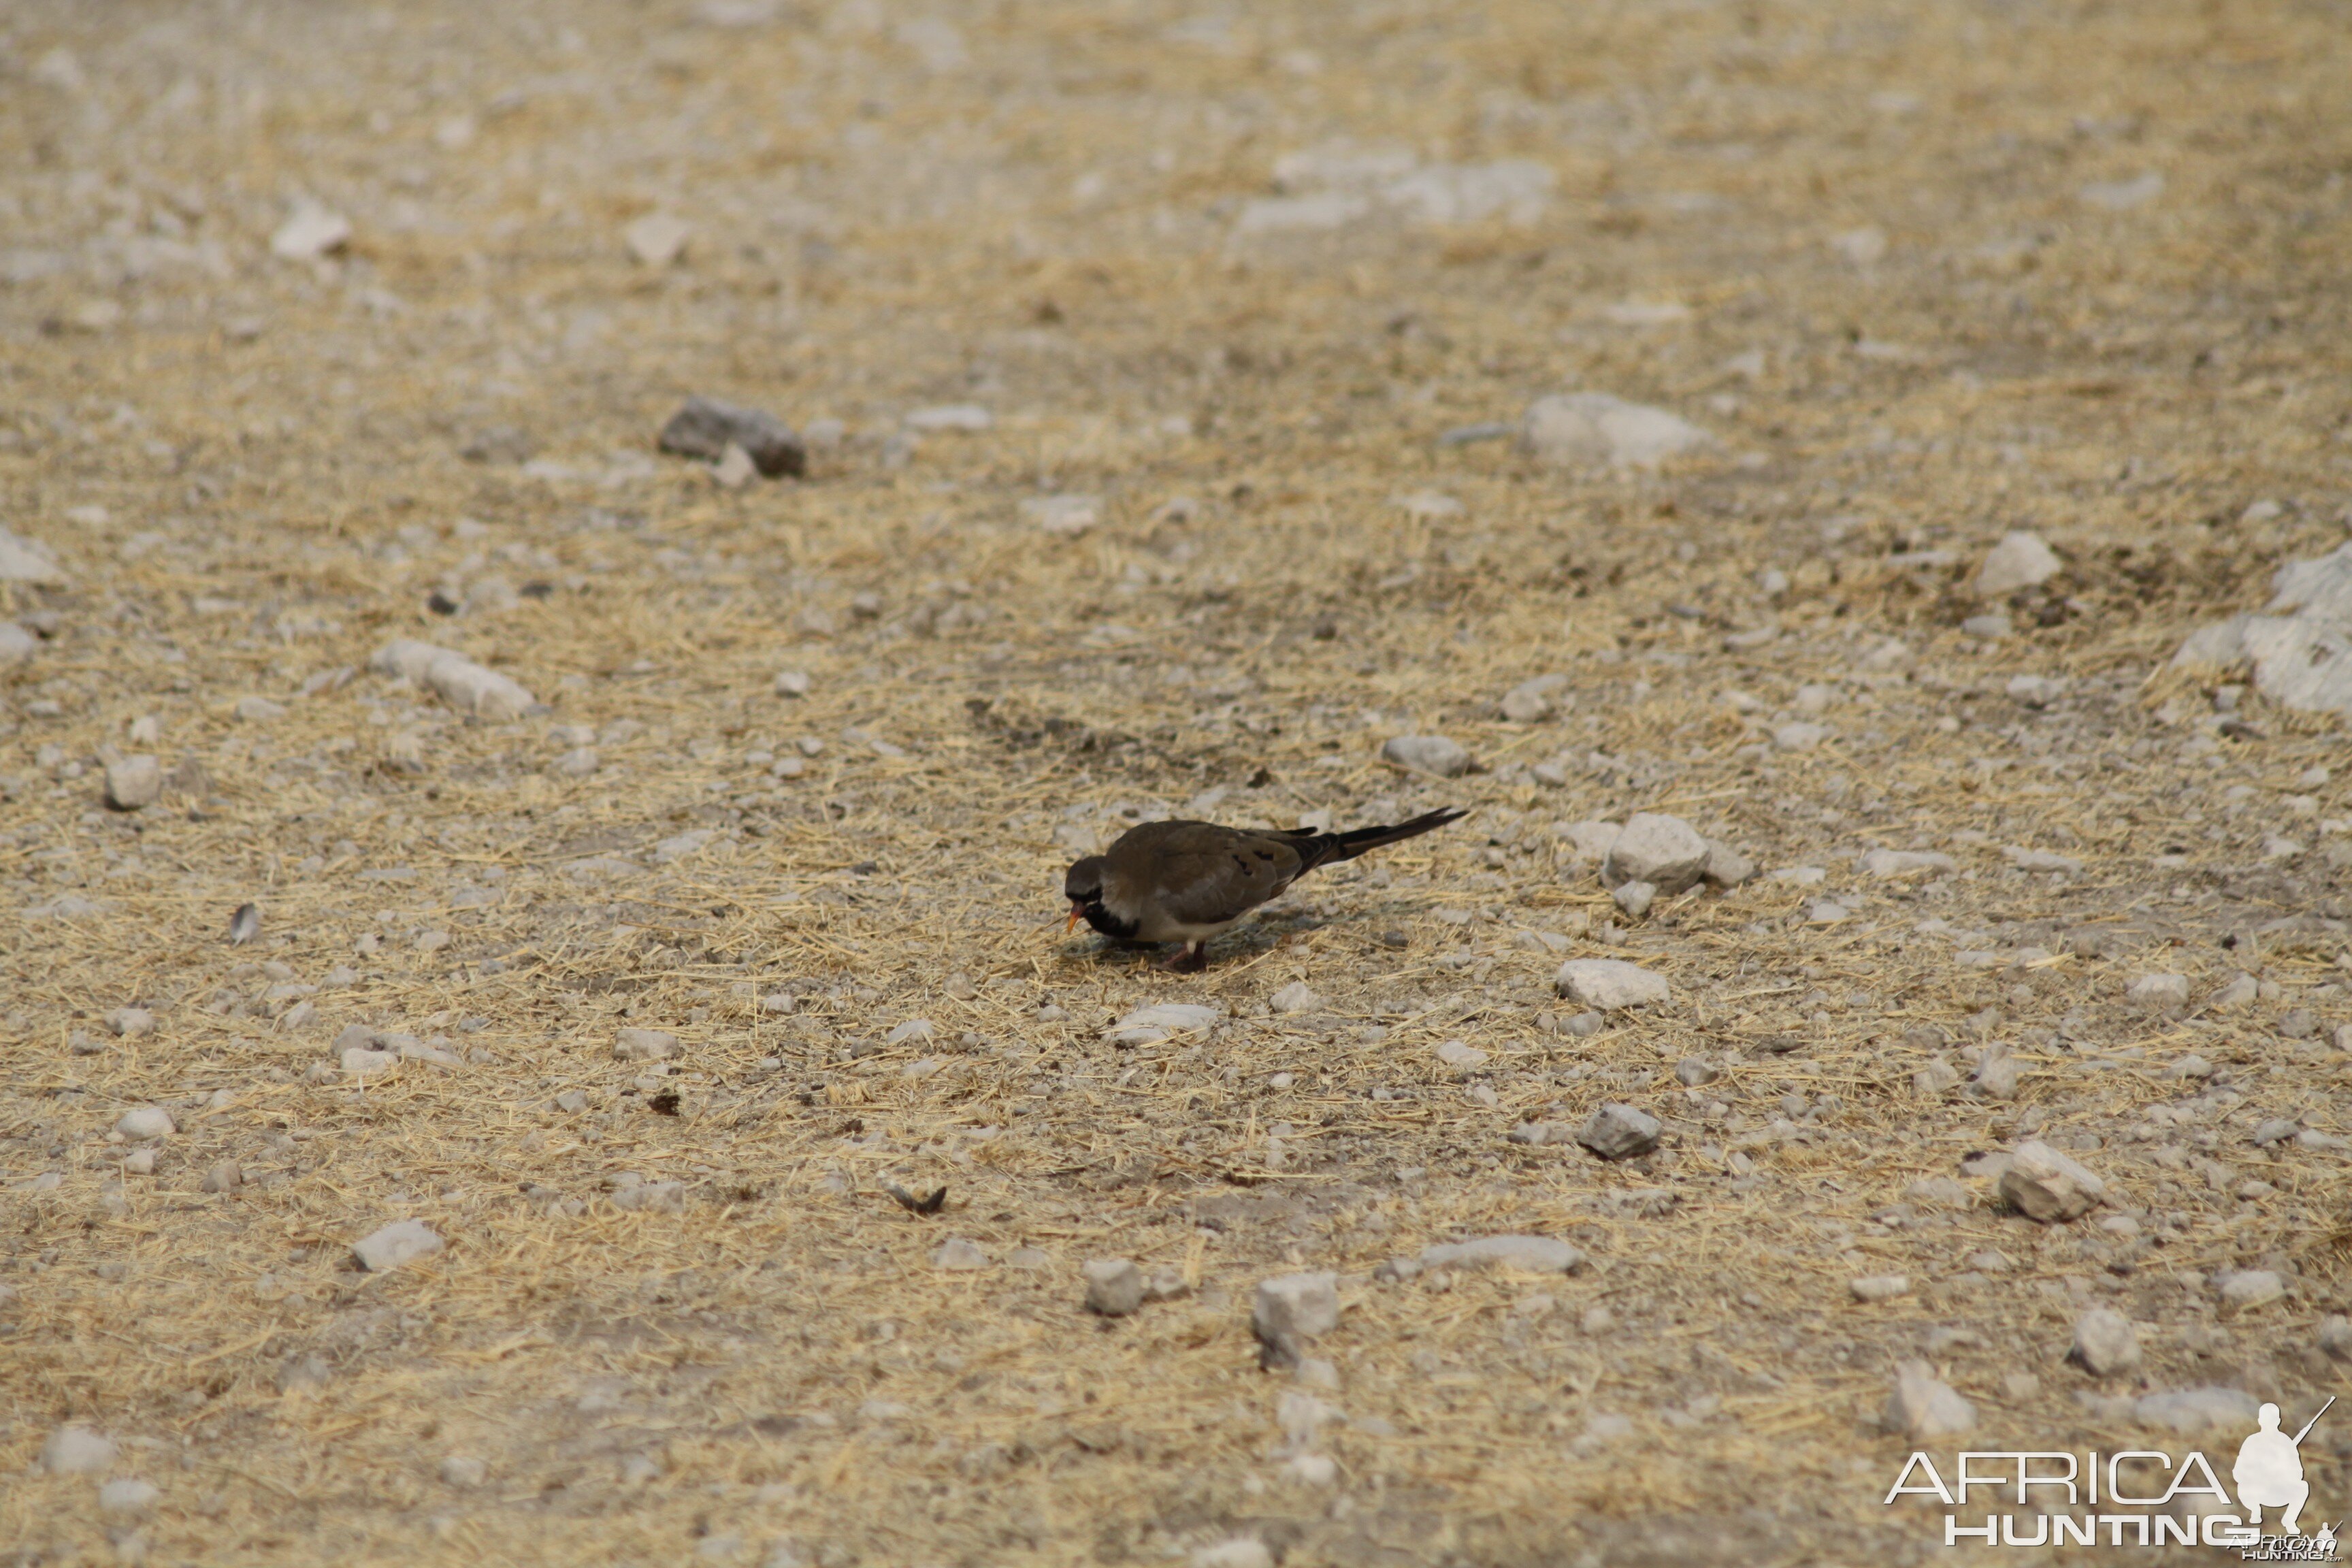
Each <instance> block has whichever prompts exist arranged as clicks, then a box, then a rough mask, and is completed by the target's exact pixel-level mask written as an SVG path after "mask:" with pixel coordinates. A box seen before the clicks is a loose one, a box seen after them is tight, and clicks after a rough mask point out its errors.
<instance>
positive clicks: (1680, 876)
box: [1601, 811, 1708, 897]
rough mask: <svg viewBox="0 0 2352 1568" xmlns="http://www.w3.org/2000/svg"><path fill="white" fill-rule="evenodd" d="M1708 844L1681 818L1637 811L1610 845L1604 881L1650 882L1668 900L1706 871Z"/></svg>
mask: <svg viewBox="0 0 2352 1568" xmlns="http://www.w3.org/2000/svg"><path fill="white" fill-rule="evenodd" d="M1707 854H1708V849H1707V842H1706V839H1705V838H1702V837H1699V832H1698V829H1696V827H1693V826H1691V825H1690V824H1689V823H1687V822H1685V821H1684V820H1683V819H1682V818H1681V817H1679V816H1664V815H1661V814H1658V813H1655V812H1647V811H1643V812H1636V813H1635V814H1634V815H1633V816H1631V817H1628V818H1627V819H1626V822H1625V826H1624V829H1623V831H1622V832H1620V833H1619V834H1618V835H1617V837H1616V838H1615V839H1614V840H1613V841H1612V843H1611V844H1610V847H1609V856H1608V858H1607V859H1605V860H1604V861H1602V862H1601V881H1602V882H1603V883H1605V884H1607V885H1608V886H1610V887H1612V888H1613V887H1615V886H1617V885H1618V884H1619V883H1621V882H1647V883H1649V884H1650V885H1651V886H1652V887H1654V888H1655V889H1657V890H1658V892H1659V893H1661V894H1663V895H1665V896H1667V897H1672V896H1673V895H1674V894H1676V893H1679V892H1683V891H1685V889H1688V888H1690V887H1691V886H1692V885H1693V884H1695V883H1696V882H1697V881H1698V879H1699V878H1700V877H1701V876H1702V875H1704V874H1705V872H1706V858H1707Z"/></svg>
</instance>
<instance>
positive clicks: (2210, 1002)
mask: <svg viewBox="0 0 2352 1568" xmlns="http://www.w3.org/2000/svg"><path fill="white" fill-rule="evenodd" d="M2262 994H2263V987H2262V982H2260V981H2258V980H2256V979H2255V978H2254V977H2253V976H2252V975H2251V974H2241V975H2239V976H2237V977H2236V978H2235V979H2233V980H2231V982H2230V983H2229V984H2226V985H2223V986H2221V988H2220V989H2218V990H2216V991H2215V992H2214V993H2213V994H2211V995H2210V996H2208V997H2207V998H2205V1006H2206V1008H2207V1010H2208V1011H2210V1012H2215V1013H2235V1012H2239V1011H2241V1010H2242V1009H2244V1008H2247V1007H2251V1006H2252V1005H2254V1003H2255V1002H2257V1001H2259V1000H2260V999H2261V997H2262Z"/></svg>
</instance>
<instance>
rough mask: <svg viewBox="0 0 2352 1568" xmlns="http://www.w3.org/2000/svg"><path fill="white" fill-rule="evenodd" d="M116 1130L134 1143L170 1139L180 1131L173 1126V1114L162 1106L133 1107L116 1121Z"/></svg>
mask: <svg viewBox="0 0 2352 1568" xmlns="http://www.w3.org/2000/svg"><path fill="white" fill-rule="evenodd" d="M114 1130H115V1131H117V1132H120V1133H121V1134H122V1135H123V1136H124V1137H125V1138H128V1139H130V1140H131V1142H134V1143H144V1142H149V1141H151V1140H153V1139H157V1138H169V1137H170V1136H171V1135H172V1134H173V1132H175V1131H179V1129H177V1128H176V1127H174V1126H173V1124H172V1113H171V1112H170V1111H168V1110H164V1109H163V1107H162V1106H160V1105H135V1106H133V1107H131V1109H130V1110H126V1111H124V1112H123V1113H122V1114H121V1117H119V1118H118V1119H117V1120H116V1121H115V1123H114Z"/></svg>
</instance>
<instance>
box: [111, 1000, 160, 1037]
mask: <svg viewBox="0 0 2352 1568" xmlns="http://www.w3.org/2000/svg"><path fill="white" fill-rule="evenodd" d="M106 1026H107V1027H108V1028H110V1029H111V1030H113V1031H114V1032H115V1033H116V1034H118V1035H121V1036H122V1037H124V1038H126V1039H133V1038H136V1037H139V1036H141V1035H152V1034H153V1033H154V1032H155V1015H154V1014H152V1013H151V1012H149V1011H148V1010H147V1009H146V1008H144V1007H117V1008H116V1009H115V1010H114V1011H113V1012H111V1013H109V1014H108V1015H107V1016H106Z"/></svg>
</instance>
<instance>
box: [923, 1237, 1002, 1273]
mask: <svg viewBox="0 0 2352 1568" xmlns="http://www.w3.org/2000/svg"><path fill="white" fill-rule="evenodd" d="M931 1267H932V1268H939V1269H944V1270H946V1271H947V1272H949V1273H968V1272H970V1271H971V1270H972V1269H975V1268H987V1267H989V1257H988V1254H987V1253H985V1252H983V1251H982V1250H981V1247H980V1245H979V1244H978V1243H977V1242H973V1241H968V1240H966V1239H965V1238H964V1237H960V1236H951V1237H948V1238H947V1240H945V1241H943V1242H941V1243H940V1245H939V1246H938V1247H935V1248H933V1249H932V1252H931Z"/></svg>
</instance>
